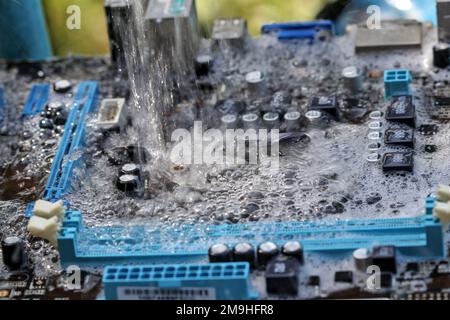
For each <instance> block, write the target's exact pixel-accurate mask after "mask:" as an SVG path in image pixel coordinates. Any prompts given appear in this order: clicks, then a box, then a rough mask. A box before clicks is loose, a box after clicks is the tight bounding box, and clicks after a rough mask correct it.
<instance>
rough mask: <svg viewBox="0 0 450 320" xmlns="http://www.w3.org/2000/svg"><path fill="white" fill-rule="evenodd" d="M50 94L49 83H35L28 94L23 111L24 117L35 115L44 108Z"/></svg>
mask: <svg viewBox="0 0 450 320" xmlns="http://www.w3.org/2000/svg"><path fill="white" fill-rule="evenodd" d="M49 95H50V85H49V84H35V85H33V87H32V88H31V93H30V95H29V96H28V99H27V102H26V103H25V108H24V109H23V112H22V117H29V116H35V115H37V114H39V113H41V111H42V110H44V106H45V104H46V103H47V101H48V98H49Z"/></svg>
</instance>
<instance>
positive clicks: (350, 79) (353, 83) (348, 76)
mask: <svg viewBox="0 0 450 320" xmlns="http://www.w3.org/2000/svg"><path fill="white" fill-rule="evenodd" d="M342 78H343V80H344V86H345V88H346V89H347V90H348V91H349V92H351V93H358V92H359V91H361V89H362V86H363V78H362V74H361V70H359V69H358V68H357V67H355V66H350V67H346V68H344V69H343V70H342Z"/></svg>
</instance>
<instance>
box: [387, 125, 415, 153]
mask: <svg viewBox="0 0 450 320" xmlns="http://www.w3.org/2000/svg"><path fill="white" fill-rule="evenodd" d="M384 142H385V143H386V144H388V145H397V146H405V147H409V148H414V130H413V129H406V130H404V129H387V130H386V132H385V135H384Z"/></svg>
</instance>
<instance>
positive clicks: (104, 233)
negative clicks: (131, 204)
mask: <svg viewBox="0 0 450 320" xmlns="http://www.w3.org/2000/svg"><path fill="white" fill-rule="evenodd" d="M68 214H69V215H70V219H69V221H68V222H67V223H64V225H63V228H62V230H61V233H60V235H59V239H58V247H59V251H60V257H61V263H62V264H63V265H65V266H67V265H70V264H77V265H80V266H93V267H99V266H102V265H109V264H111V265H112V264H118V263H127V262H129V261H133V262H135V263H182V262H192V263H197V262H202V261H206V260H207V253H208V249H209V247H210V246H211V245H213V244H216V243H226V244H228V245H230V246H233V245H235V244H236V243H238V242H242V241H247V242H249V243H251V244H253V245H254V246H255V247H256V246H257V245H258V244H259V243H260V242H261V241H273V242H275V243H277V244H279V245H282V244H283V243H284V242H286V241H289V240H297V241H300V242H301V243H302V245H303V246H304V249H305V251H307V252H308V251H309V252H323V253H331V254H342V253H346V252H349V251H351V250H354V249H358V248H371V247H372V246H374V245H394V246H396V247H397V248H398V250H399V251H400V252H401V253H402V254H405V255H408V256H414V257H417V258H433V257H443V256H444V251H445V250H444V241H443V233H442V225H441V224H440V223H439V222H438V221H437V220H435V219H434V218H433V217H432V216H430V215H424V216H421V217H416V218H396V219H376V220H343V221H336V222H334V223H333V222H327V223H325V224H323V225H322V224H320V223H302V222H298V223H296V222H294V223H288V222H287V223H255V224H242V225H240V224H237V225H222V226H192V225H189V226H182V227H179V228H169V227H166V226H162V225H153V226H132V227H127V228H125V227H121V226H118V227H98V228H85V227H83V224H82V219H81V213H79V212H69V213H68Z"/></svg>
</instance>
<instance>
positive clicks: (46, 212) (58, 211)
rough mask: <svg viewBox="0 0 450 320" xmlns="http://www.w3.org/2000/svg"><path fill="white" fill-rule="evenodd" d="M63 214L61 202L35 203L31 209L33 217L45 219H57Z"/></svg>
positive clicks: (63, 209) (42, 201) (43, 201)
mask: <svg viewBox="0 0 450 320" xmlns="http://www.w3.org/2000/svg"><path fill="white" fill-rule="evenodd" d="M64 213H65V208H64V203H63V202H62V200H60V201H58V202H55V203H51V202H49V201H45V200H38V201H36V203H35V205H34V209H33V215H35V216H38V217H42V218H45V219H49V218H53V217H58V218H62V217H63V215H64Z"/></svg>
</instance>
